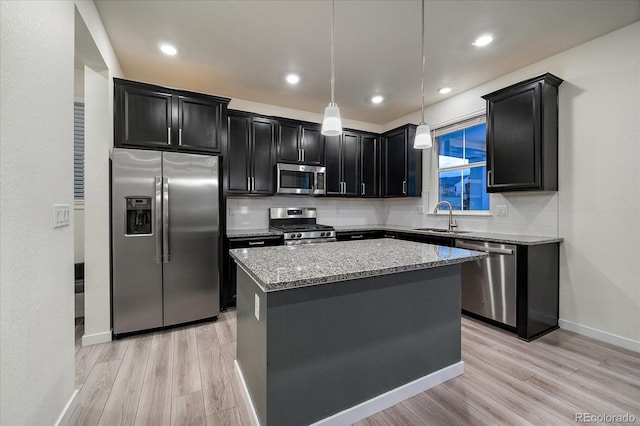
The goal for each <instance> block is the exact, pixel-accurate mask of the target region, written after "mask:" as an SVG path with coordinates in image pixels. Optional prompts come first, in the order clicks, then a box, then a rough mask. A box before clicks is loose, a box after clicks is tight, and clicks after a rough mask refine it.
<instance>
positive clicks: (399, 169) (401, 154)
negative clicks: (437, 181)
mask: <svg viewBox="0 0 640 426" xmlns="http://www.w3.org/2000/svg"><path fill="white" fill-rule="evenodd" d="M384 147H385V148H384V149H385V155H384V182H383V193H384V196H386V197H401V196H404V195H406V193H407V187H406V185H407V131H406V129H401V130H398V131H396V132H393V133H390V134H388V135H387V137H386V141H385V144H384Z"/></svg>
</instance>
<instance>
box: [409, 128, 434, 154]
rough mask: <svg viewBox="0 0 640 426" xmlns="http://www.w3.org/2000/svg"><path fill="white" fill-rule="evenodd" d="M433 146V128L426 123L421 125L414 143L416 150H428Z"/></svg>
mask: <svg viewBox="0 0 640 426" xmlns="http://www.w3.org/2000/svg"><path fill="white" fill-rule="evenodd" d="M432 146H433V142H432V141H431V128H430V127H429V125H428V124H426V123H421V124H420V125H419V126H418V128H417V129H416V138H415V139H414V141H413V148H414V149H427V148H431V147H432Z"/></svg>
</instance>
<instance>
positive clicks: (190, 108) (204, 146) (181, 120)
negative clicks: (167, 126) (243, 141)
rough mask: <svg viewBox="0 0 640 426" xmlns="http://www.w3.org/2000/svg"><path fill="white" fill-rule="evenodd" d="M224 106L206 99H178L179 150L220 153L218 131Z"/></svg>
mask: <svg viewBox="0 0 640 426" xmlns="http://www.w3.org/2000/svg"><path fill="white" fill-rule="evenodd" d="M223 108H224V106H223V105H222V104H220V103H219V102H214V101H211V100H208V99H205V98H197V97H186V96H179V97H178V135H177V138H178V146H179V149H186V150H197V151H198V152H211V153H220V151H221V146H220V136H219V131H218V129H219V128H220V123H221V121H222V109H223Z"/></svg>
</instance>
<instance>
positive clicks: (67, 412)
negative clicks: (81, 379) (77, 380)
mask: <svg viewBox="0 0 640 426" xmlns="http://www.w3.org/2000/svg"><path fill="white" fill-rule="evenodd" d="M79 392H80V389H76V390H75V391H73V395H71V398H69V402H67V405H65V406H64V409H63V410H62V413H60V415H59V416H58V420H56V422H55V426H60V425H66V424H68V423H69V420H71V415H72V414H73V410H75V409H76V405H78V398H77V396H78V393H79Z"/></svg>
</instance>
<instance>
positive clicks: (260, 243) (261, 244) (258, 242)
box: [249, 241, 264, 246]
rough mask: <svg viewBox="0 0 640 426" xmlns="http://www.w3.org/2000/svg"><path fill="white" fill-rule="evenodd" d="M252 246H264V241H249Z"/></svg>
mask: <svg viewBox="0 0 640 426" xmlns="http://www.w3.org/2000/svg"><path fill="white" fill-rule="evenodd" d="M249 245H250V246H263V245H264V241H249Z"/></svg>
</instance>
